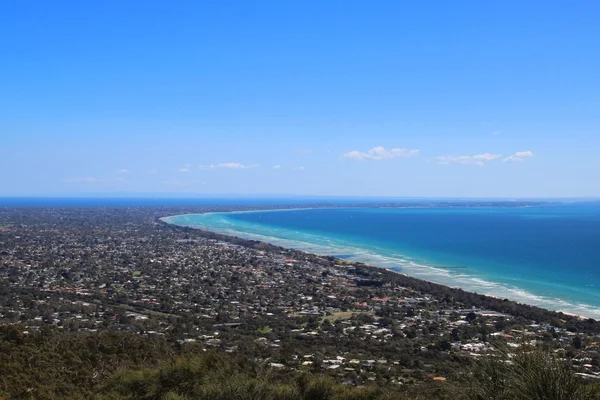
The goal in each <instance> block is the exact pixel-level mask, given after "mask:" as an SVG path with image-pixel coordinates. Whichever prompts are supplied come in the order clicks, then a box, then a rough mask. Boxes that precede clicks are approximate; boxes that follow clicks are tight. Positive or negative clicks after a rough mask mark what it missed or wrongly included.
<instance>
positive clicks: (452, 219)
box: [167, 203, 600, 318]
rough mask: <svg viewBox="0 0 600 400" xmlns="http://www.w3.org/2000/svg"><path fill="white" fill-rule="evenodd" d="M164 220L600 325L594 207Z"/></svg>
mask: <svg viewBox="0 0 600 400" xmlns="http://www.w3.org/2000/svg"><path fill="white" fill-rule="evenodd" d="M167 220H168V222H171V223H174V224H177V225H184V226H192V227H201V228H204V229H207V230H212V231H216V232H221V233H225V234H230V235H236V236H241V237H245V238H251V239H258V240H263V241H267V242H270V243H274V244H278V245H282V246H286V247H292V248H296V249H300V250H305V251H310V252H315V253H319V254H329V255H336V256H341V257H344V258H348V259H351V260H356V261H363V262H367V263H370V264H373V265H377V266H380V267H385V268H390V269H393V270H395V271H398V272H403V273H406V274H408V275H410V276H414V277H418V278H422V279H427V280H430V281H433V282H438V283H442V284H445V285H449V286H454V287H462V288H464V289H467V290H471V291H475V292H478V293H484V294H488V295H494V296H498V297H502V298H509V299H511V300H516V301H520V302H523V303H527V304H534V305H538V306H541V307H544V308H548V309H554V310H562V311H566V312H572V313H577V314H581V315H585V316H589V317H593V318H600V204H597V203H596V204H571V205H556V206H542V207H522V208H516V207H515V208H511V207H495V208H336V209H304V210H287V211H281V210H279V211H259V212H241V213H216V214H203V215H182V216H174V217H169V218H168V219H167ZM456 266H463V267H466V268H454V267H456Z"/></svg>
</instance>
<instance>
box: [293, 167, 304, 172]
mask: <svg viewBox="0 0 600 400" xmlns="http://www.w3.org/2000/svg"><path fill="white" fill-rule="evenodd" d="M305 169H306V168H304V167H303V166H300V167H298V168H294V171H304V170H305Z"/></svg>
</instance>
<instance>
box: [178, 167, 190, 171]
mask: <svg viewBox="0 0 600 400" xmlns="http://www.w3.org/2000/svg"><path fill="white" fill-rule="evenodd" d="M177 171H179V172H190V169H189V168H188V167H183V168H179V169H178V170H177Z"/></svg>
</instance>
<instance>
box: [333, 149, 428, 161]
mask: <svg viewBox="0 0 600 400" xmlns="http://www.w3.org/2000/svg"><path fill="white" fill-rule="evenodd" d="M419 152H420V150H418V149H414V150H409V149H402V148H399V147H396V148H393V149H389V150H388V149H386V148H384V147H382V146H377V147H373V148H372V149H371V150H368V151H366V152H360V151H357V150H355V151H351V152H348V153H346V154H343V155H342V158H344V159H348V160H357V161H363V160H374V161H380V160H388V159H391V158H397V157H404V158H408V157H414V156H416V155H418V154H419Z"/></svg>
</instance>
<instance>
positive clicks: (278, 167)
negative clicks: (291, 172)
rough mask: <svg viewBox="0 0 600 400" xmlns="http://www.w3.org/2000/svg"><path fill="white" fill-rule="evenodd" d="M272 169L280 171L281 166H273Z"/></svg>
mask: <svg viewBox="0 0 600 400" xmlns="http://www.w3.org/2000/svg"><path fill="white" fill-rule="evenodd" d="M273 169H281V165H273Z"/></svg>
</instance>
